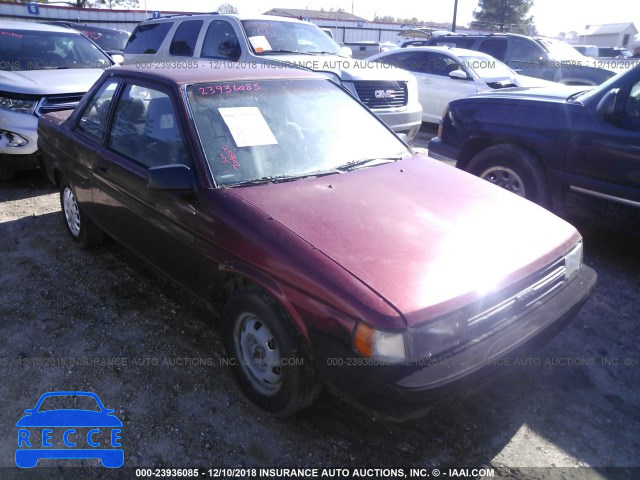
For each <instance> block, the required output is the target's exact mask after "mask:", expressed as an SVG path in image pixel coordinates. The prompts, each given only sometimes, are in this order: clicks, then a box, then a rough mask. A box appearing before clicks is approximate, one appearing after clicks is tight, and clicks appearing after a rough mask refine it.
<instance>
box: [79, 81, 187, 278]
mask: <svg viewBox="0 0 640 480" xmlns="http://www.w3.org/2000/svg"><path fill="white" fill-rule="evenodd" d="M176 107H177V104H176V102H175V101H174V99H173V98H172V94H171V91H170V90H167V89H164V88H162V87H159V86H156V85H150V84H145V83H144V82H141V81H137V80H136V81H133V80H132V81H127V82H126V83H125V84H124V85H123V86H122V88H121V93H120V95H119V96H118V99H117V101H116V104H115V106H114V108H113V110H112V114H111V125H110V128H109V131H108V132H107V136H106V142H105V149H104V154H103V155H102V156H101V158H100V159H99V161H98V162H97V164H96V166H95V169H94V174H93V179H92V187H91V189H92V193H93V203H94V208H95V211H96V212H95V216H96V219H99V221H100V225H101V226H102V227H103V228H104V229H105V230H106V232H107V233H108V234H109V235H111V236H113V237H115V238H117V239H118V240H119V241H121V242H122V243H124V244H126V245H127V246H128V247H130V248H131V249H132V250H134V251H135V252H136V253H138V254H139V255H140V256H142V257H144V258H145V259H147V260H148V261H149V262H150V263H152V264H153V265H154V266H156V267H158V268H159V269H160V270H162V271H164V272H165V273H166V274H168V275H169V276H171V277H172V278H174V279H175V280H176V281H177V282H179V283H181V284H182V285H184V286H185V287H187V288H189V289H193V288H194V286H195V282H196V274H195V260H194V251H195V218H196V212H197V200H198V197H197V194H196V193H195V191H192V192H174V191H164V190H152V189H150V188H148V187H147V175H148V170H149V168H152V167H160V166H164V165H173V164H183V165H187V166H189V167H191V161H190V158H189V153H188V149H187V147H186V144H185V142H184V140H183V138H184V136H183V134H182V132H181V131H180V122H179V117H178V115H177V112H178V109H177V108H176Z"/></svg>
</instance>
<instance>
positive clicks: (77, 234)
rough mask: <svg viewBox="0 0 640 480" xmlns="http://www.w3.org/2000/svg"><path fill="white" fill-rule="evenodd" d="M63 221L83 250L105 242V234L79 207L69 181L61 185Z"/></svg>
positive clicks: (72, 237) (64, 181) (63, 181)
mask: <svg viewBox="0 0 640 480" xmlns="http://www.w3.org/2000/svg"><path fill="white" fill-rule="evenodd" d="M60 206H61V208H62V219H63V221H64V225H65V227H66V229H67V232H68V233H69V235H70V236H71V239H72V240H73V241H74V242H76V243H77V244H78V245H80V246H81V247H83V248H89V247H94V246H96V245H98V244H100V243H101V242H102V241H103V240H104V233H103V231H102V230H100V228H98V227H97V226H96V225H95V224H94V223H93V221H92V220H91V219H90V218H89V217H87V216H86V215H85V214H84V213H83V212H82V210H80V205H78V200H77V199H76V194H75V192H74V191H73V189H72V188H71V186H70V185H69V182H67V180H62V182H61V183H60Z"/></svg>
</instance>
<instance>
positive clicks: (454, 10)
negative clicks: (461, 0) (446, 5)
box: [451, 0, 458, 33]
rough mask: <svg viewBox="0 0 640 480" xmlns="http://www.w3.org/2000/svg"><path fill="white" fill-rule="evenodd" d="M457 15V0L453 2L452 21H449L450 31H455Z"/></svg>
mask: <svg viewBox="0 0 640 480" xmlns="http://www.w3.org/2000/svg"><path fill="white" fill-rule="evenodd" d="M457 16H458V0H455V3H454V4H453V22H452V23H451V31H452V32H454V33H455V31H456V17H457Z"/></svg>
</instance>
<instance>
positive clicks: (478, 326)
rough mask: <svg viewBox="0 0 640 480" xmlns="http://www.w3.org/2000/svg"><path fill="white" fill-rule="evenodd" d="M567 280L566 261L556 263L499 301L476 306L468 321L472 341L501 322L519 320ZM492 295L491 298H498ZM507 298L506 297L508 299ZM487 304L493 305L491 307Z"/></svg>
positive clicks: (485, 302)
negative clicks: (517, 317) (522, 314)
mask: <svg viewBox="0 0 640 480" xmlns="http://www.w3.org/2000/svg"><path fill="white" fill-rule="evenodd" d="M564 280H565V265H564V258H561V259H559V260H558V261H556V262H554V263H552V264H551V265H549V266H548V267H547V268H545V269H543V270H542V271H540V272H537V273H535V274H533V275H531V276H529V277H528V278H527V279H525V280H524V281H522V282H518V284H517V285H516V286H514V287H512V288H510V289H509V290H508V291H507V292H505V291H502V292H499V294H498V298H493V299H485V301H483V302H482V304H481V305H476V306H475V307H476V308H475V309H474V310H475V311H474V312H471V313H472V316H471V317H470V318H469V320H468V321H467V329H468V330H467V333H468V338H469V339H473V338H477V337H479V336H481V335H482V334H484V333H486V332H488V331H489V330H492V329H493V328H495V327H496V326H498V325H500V324H501V323H503V322H505V321H507V320H509V319H512V318H514V317H516V316H517V315H519V314H521V313H522V312H524V311H525V310H526V309H527V308H529V307H531V306H532V305H534V304H535V303H537V302H539V301H541V300H542V299H543V298H544V297H546V296H547V295H550V294H551V293H552V292H554V291H555V290H556V289H558V288H560V287H561V286H562V284H563V283H564ZM495 296H496V295H495V294H494V295H492V296H491V297H495ZM505 297H506V298H505ZM494 301H495V302H497V303H493V302H494ZM487 305H492V306H491V307H489V308H487V307H486V306H487Z"/></svg>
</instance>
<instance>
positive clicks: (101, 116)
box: [76, 78, 120, 143]
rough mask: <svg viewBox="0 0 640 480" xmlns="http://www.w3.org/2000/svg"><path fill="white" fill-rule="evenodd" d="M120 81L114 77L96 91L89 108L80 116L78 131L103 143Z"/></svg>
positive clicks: (88, 105)
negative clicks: (114, 95)
mask: <svg viewBox="0 0 640 480" xmlns="http://www.w3.org/2000/svg"><path fill="white" fill-rule="evenodd" d="M118 83H120V81H119V80H118V79H115V78H114V79H111V80H108V81H106V82H105V83H104V84H103V85H102V87H100V90H98V91H97V92H96V93H95V95H94V96H93V98H92V99H91V101H90V102H89V103H88V104H87V108H86V109H85V111H84V113H83V114H82V117H80V122H79V123H78V128H77V129H76V131H77V132H79V133H81V134H82V135H84V136H85V137H88V138H90V139H92V140H94V141H96V142H98V143H102V136H103V135H104V129H105V126H106V124H107V117H108V116H109V109H110V107H111V101H112V100H113V94H114V93H115V92H116V88H117V87H118Z"/></svg>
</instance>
